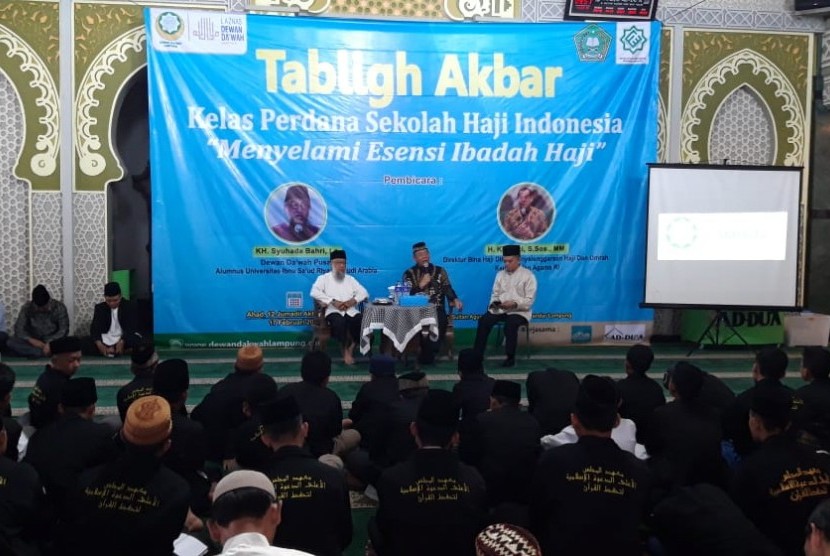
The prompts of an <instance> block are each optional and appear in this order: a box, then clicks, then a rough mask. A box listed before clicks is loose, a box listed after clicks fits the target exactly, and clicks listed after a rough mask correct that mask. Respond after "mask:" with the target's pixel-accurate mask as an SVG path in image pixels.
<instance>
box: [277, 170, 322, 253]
mask: <svg viewBox="0 0 830 556" xmlns="http://www.w3.org/2000/svg"><path fill="white" fill-rule="evenodd" d="M283 203H284V204H283V208H284V210H285V220H286V221H285V222H283V223H282V224H278V225H276V226H272V227H271V230H273V232H274V233H275V234H277V235H278V236H279V237H281V238H282V239H284V240H285V241H289V242H294V243H300V242H303V241H308V240H310V239H311V238H313V237H314V236H316V235H317V234H318V233H319V232H320V229H319V228H318V227H317V226H314V225H312V224H311V223H310V222H309V221H308V213H309V210H310V209H311V197H310V196H309V194H308V188H306V186H304V185H299V184H297V185H292V186H291V187H289V188H288V190H287V191H286V192H285V199H284V201H283Z"/></svg>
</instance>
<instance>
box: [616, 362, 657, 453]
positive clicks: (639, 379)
mask: <svg viewBox="0 0 830 556" xmlns="http://www.w3.org/2000/svg"><path fill="white" fill-rule="evenodd" d="M617 389H618V390H619V391H620V398H622V404H621V405H620V416H621V417H624V418H626V419H631V420H632V421H634V424H635V425H637V433H638V434H637V436H638V437H639V438H642V432H643V431H644V429H645V427H646V426H647V425H648V420H649V418H650V417H651V413H652V411H654V410H655V409H656V408H658V407H660V406H661V405H664V404H665V403H666V397H665V396H664V395H663V387H662V386H660V384H659V383H658V382H657V381H656V380H654V379H652V378H651V377H649V376H647V375H645V374H630V375H628V376H627V377H625V378H624V379H622V380H620V381H617Z"/></svg>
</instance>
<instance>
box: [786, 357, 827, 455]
mask: <svg viewBox="0 0 830 556" xmlns="http://www.w3.org/2000/svg"><path fill="white" fill-rule="evenodd" d="M801 378H802V379H804V381H806V382H807V385H805V386H802V387H801V388H799V389H798V390H796V391H795V394H794V399H793V404H794V409H795V413H794V414H793V425H794V426H795V427H797V428H798V429H799V430H801V431H804V432H805V433H807V434H809V435H810V437H811V439H812V440H813V441H814V443H815V444H816V445H817V446H820V447H822V448H823V449H825V450H827V449H828V448H830V351H827V348H823V347H820V346H811V347H806V348H804V352H803V355H802V358H801Z"/></svg>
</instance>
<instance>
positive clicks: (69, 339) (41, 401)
mask: <svg viewBox="0 0 830 556" xmlns="http://www.w3.org/2000/svg"><path fill="white" fill-rule="evenodd" d="M49 351H50V353H51V354H52V359H51V361H50V362H49V364H47V365H46V370H44V371H43V372H42V373H41V374H40V376H39V377H37V381H35V385H34V387H33V388H32V392H31V393H30V394H29V424H30V425H32V426H33V427H35V428H36V429H37V428H40V427H45V426H46V425H48V424H49V423H51V422H53V421H55V420H56V419H57V418H58V404H59V403H60V401H61V390H62V389H63V386H64V384H66V383H67V382H68V381H69V379H70V378H72V376H73V375H74V374H75V373H76V372H78V369H80V368H81V341H80V340H79V339H78V338H76V337H75V336H66V337H63V338H58V339H57V340H52V341H51V342H49Z"/></svg>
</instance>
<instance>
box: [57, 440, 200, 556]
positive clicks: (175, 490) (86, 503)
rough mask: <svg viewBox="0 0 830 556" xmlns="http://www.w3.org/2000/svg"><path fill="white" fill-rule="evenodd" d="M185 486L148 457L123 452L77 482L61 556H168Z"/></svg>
mask: <svg viewBox="0 0 830 556" xmlns="http://www.w3.org/2000/svg"><path fill="white" fill-rule="evenodd" d="M189 499H190V489H189V488H188V486H187V483H186V482H185V481H184V479H182V478H181V477H179V476H178V475H177V474H175V473H174V472H173V471H170V470H169V469H168V468H167V467H165V466H163V465H161V463H160V461H159V460H158V459H157V458H156V457H155V456H153V455H152V454H146V453H142V454H130V453H124V454H122V456H121V457H119V458H118V459H117V460H116V461H114V462H112V463H109V464H107V465H103V466H100V467H96V468H94V469H90V470H88V471H86V472H84V473H83V474H82V475H81V476H80V478H79V479H78V488H77V489H76V491H75V493H74V497H73V502H72V504H73V505H72V507H73V509H74V511H73V512H72V519H73V521H72V522H71V523H70V527H69V533H68V535H69V536H68V538H67V539H66V541H65V543H64V546H63V551H62V552H61V553H62V554H77V555H79V556H80V555H84V556H86V555H90V556H112V555H114V554H118V555H119V556H147V555H149V554H153V555H154V556H168V555H170V554H172V552H173V540H174V539H175V538H176V537H177V536H178V535H179V533H180V532H181V530H182V528H183V527H184V521H185V516H186V515H187V508H188V503H189Z"/></svg>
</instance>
